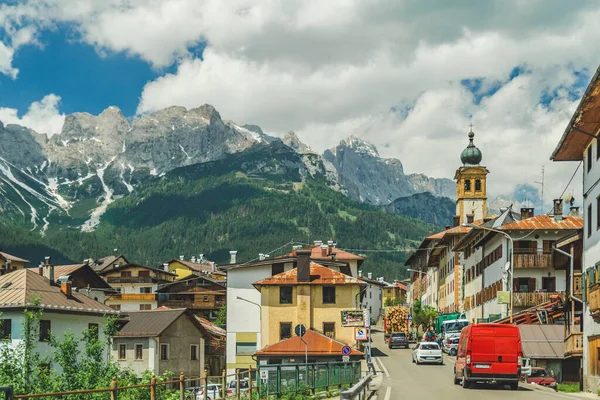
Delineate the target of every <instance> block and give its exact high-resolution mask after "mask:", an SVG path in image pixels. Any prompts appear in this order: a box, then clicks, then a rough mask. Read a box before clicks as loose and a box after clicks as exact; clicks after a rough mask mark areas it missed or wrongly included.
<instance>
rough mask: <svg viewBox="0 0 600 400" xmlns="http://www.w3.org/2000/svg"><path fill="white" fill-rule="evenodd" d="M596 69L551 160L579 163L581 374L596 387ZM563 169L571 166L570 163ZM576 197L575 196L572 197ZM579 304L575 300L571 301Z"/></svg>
mask: <svg viewBox="0 0 600 400" xmlns="http://www.w3.org/2000/svg"><path fill="white" fill-rule="evenodd" d="M599 93H600V68H599V69H598V71H596V73H595V75H594V76H593V78H592V80H591V82H590V84H589V86H588V88H587V89H586V91H585V93H584V95H583V97H582V99H581V102H580V103H579V106H578V107H577V110H576V111H575V113H574V114H573V117H572V118H571V121H570V122H569V125H568V126H567V128H566V130H565V132H564V134H563V136H562V138H561V139H560V141H559V143H558V145H557V147H556V149H555V150H554V152H553V153H552V156H551V159H552V160H553V161H578V162H582V163H583V193H582V195H580V196H581V197H580V198H583V212H584V216H585V224H584V225H585V226H584V229H583V260H582V263H583V264H582V265H583V270H584V271H585V272H584V274H583V279H582V286H583V288H584V290H583V293H582V299H579V300H583V323H582V325H583V336H584V337H583V362H582V367H583V377H584V389H586V390H588V391H592V392H594V393H595V392H596V391H597V389H598V387H599V386H600V362H598V361H597V360H600V357H599V354H600V351H599V350H598V349H599V348H600V315H599V311H600V305H599V304H598V302H597V301H596V300H595V299H596V298H597V294H598V290H599V288H600V286H598V285H596V283H597V281H598V276H599V274H598V269H599V267H598V266H599V265H600V200H599V199H600V185H599V184H598V183H599V182H600V139H598V135H600V124H599V122H598V121H600V116H599V115H598V110H599V109H600V95H599ZM566 168H568V169H572V168H573V165H567V166H566ZM576 197H577V196H576ZM574 301H576V302H578V303H579V301H578V300H574Z"/></svg>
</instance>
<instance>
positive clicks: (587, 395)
mask: <svg viewBox="0 0 600 400" xmlns="http://www.w3.org/2000/svg"><path fill="white" fill-rule="evenodd" d="M519 385H520V386H522V387H524V388H527V389H530V390H537V391H538V392H546V393H555V394H560V395H561V396H565V397H570V398H572V399H598V395H597V394H594V393H588V392H579V393H563V392H557V391H555V390H554V389H550V388H547V387H544V386H540V385H532V384H530V383H525V382H519Z"/></svg>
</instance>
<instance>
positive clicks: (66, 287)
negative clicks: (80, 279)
mask: <svg viewBox="0 0 600 400" xmlns="http://www.w3.org/2000/svg"><path fill="white" fill-rule="evenodd" d="M60 291H61V292H62V293H63V294H64V295H65V296H67V297H70V296H71V295H72V294H73V283H72V282H71V281H69V280H65V281H62V282H61V283H60Z"/></svg>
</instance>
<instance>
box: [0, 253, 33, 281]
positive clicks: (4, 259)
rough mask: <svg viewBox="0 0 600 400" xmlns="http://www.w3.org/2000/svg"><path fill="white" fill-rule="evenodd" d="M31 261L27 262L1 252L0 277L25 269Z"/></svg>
mask: <svg viewBox="0 0 600 400" xmlns="http://www.w3.org/2000/svg"><path fill="white" fill-rule="evenodd" d="M28 262H29V260H25V259H22V258H19V257H16V256H13V255H10V254H8V253H4V252H2V251H0V275H3V274H6V273H8V272H12V271H16V270H18V269H23V268H25V264H27V263H28Z"/></svg>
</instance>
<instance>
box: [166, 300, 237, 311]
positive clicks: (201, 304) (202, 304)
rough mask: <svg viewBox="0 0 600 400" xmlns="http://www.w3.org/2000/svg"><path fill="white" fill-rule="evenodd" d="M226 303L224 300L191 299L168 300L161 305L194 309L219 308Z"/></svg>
mask: <svg viewBox="0 0 600 400" xmlns="http://www.w3.org/2000/svg"><path fill="white" fill-rule="evenodd" d="M224 305H225V302H224V301H217V302H214V301H191V300H166V301H161V302H160V304H159V306H166V307H171V308H190V309H192V310H218V309H220V308H221V307H223V306H224Z"/></svg>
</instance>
